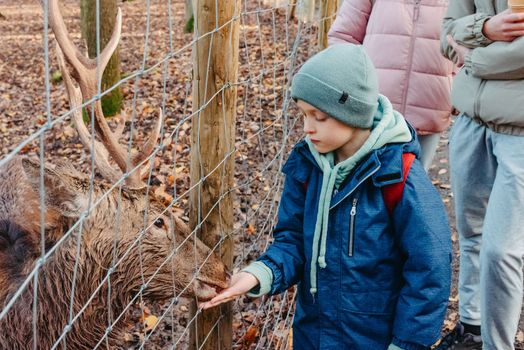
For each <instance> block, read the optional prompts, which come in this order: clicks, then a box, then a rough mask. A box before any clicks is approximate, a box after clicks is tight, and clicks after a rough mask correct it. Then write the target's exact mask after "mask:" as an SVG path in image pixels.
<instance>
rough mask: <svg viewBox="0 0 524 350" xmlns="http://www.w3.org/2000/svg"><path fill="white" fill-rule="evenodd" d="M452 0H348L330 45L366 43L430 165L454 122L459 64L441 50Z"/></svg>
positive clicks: (382, 88) (389, 94)
mask: <svg viewBox="0 0 524 350" xmlns="http://www.w3.org/2000/svg"><path fill="white" fill-rule="evenodd" d="M447 6H448V1H447V0H345V1H344V2H343V4H342V6H341V7H340V10H339V12H338V14H337V18H336V20H335V22H334V23H333V26H332V27H331V29H330V31H329V35H328V36H329V44H330V45H332V44H336V43H341V42H350V43H353V44H362V45H363V46H364V49H365V50H366V52H367V53H368V55H369V56H370V57H371V60H372V61H373V64H374V65H375V67H376V69H377V72H378V78H379V88H380V92H381V93H382V94H383V95H385V96H387V97H388V98H389V99H390V100H391V103H392V104H393V107H394V108H395V109H396V110H397V111H399V112H400V113H401V114H403V115H404V117H405V118H406V119H407V120H408V121H409V122H410V123H411V125H413V127H414V128H415V129H416V130H417V135H418V137H419V142H420V145H421V149H422V150H421V161H422V163H423V165H424V168H425V169H426V170H427V169H429V167H430V165H431V162H432V160H433V157H434V155H435V152H436V150H437V146H438V143H439V140H440V133H441V132H442V131H444V130H446V128H447V127H448V126H449V123H450V114H451V109H452V107H451V101H450V90H451V82H452V74H453V70H454V65H453V63H452V62H451V61H449V60H447V59H445V58H444V57H442V55H441V54H440V32H441V26H442V18H443V17H444V14H445V12H446V10H447Z"/></svg>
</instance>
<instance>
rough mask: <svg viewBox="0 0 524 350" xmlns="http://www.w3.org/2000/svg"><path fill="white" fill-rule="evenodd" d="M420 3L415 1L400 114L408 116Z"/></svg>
mask: <svg viewBox="0 0 524 350" xmlns="http://www.w3.org/2000/svg"><path fill="white" fill-rule="evenodd" d="M420 1H421V0H415V5H414V7H413V32H412V33H411V41H410V44H409V53H410V54H409V61H408V69H407V70H406V74H407V79H406V88H405V89H404V96H402V106H401V110H400V113H402V115H405V114H406V104H407V99H408V90H409V79H410V76H411V68H412V67H413V52H412V51H413V45H415V39H416V33H415V31H416V27H415V23H416V22H417V21H418V17H419V14H420Z"/></svg>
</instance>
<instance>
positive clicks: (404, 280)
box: [202, 44, 451, 350]
mask: <svg viewBox="0 0 524 350" xmlns="http://www.w3.org/2000/svg"><path fill="white" fill-rule="evenodd" d="M291 94H292V97H293V98H294V99H295V100H296V101H297V104H298V106H299V107H300V109H301V110H302V111H303V112H304V131H305V133H306V140H304V141H301V142H299V143H298V144H297V145H296V146H295V148H294V149H293V151H292V152H291V154H290V156H289V159H288V160H287V163H286V164H285V166H284V168H283V172H284V173H285V174H286V182H285V186H284V191H283V194H282V200H281V203H280V207H279V213H278V224H277V226H276V227H275V230H274V238H275V240H274V242H273V244H272V245H271V246H270V247H269V249H268V251H267V252H266V253H265V254H264V255H262V256H261V257H260V258H259V259H258V261H257V262H254V263H252V264H251V265H249V266H248V267H246V268H245V269H244V270H242V271H241V272H240V273H238V274H235V275H234V276H233V277H232V280H231V284H230V287H229V288H228V289H226V290H224V291H223V292H222V293H220V294H219V295H218V296H217V297H215V298H214V299H213V300H211V301H210V302H208V303H205V304H203V305H202V307H203V308H204V309H206V308H209V307H213V306H216V305H218V304H220V303H223V302H226V301H229V300H232V299H234V298H235V297H237V296H239V295H242V294H246V293H247V292H249V291H250V293H248V295H250V296H260V295H263V294H268V293H269V294H277V293H281V292H283V291H285V290H286V289H288V288H289V287H290V286H292V285H294V284H298V289H297V305H296V313H295V319H294V326H293V344H294V347H295V348H296V349H330V350H331V349H337V348H338V349H363V350H364V349H365V350H369V349H373V350H380V349H386V348H389V349H399V348H401V349H406V350H418V349H427V348H428V347H429V346H430V345H431V344H433V343H434V342H435V341H436V340H437V339H438V337H439V334H440V328H441V324H442V322H443V319H444V314H445V311H446V307H447V301H448V296H449V286H450V274H451V269H450V261H451V242H450V233H449V228H448V223H447V219H446V215H445V211H444V207H443V205H442V202H441V200H440V198H439V195H438V193H437V192H436V190H435V189H434V188H433V186H432V185H431V183H430V182H429V180H428V178H427V176H426V174H425V172H424V170H423V168H422V166H421V164H420V162H419V160H418V159H415V161H414V162H413V164H412V165H411V167H410V169H409V173H408V176H407V178H406V180H405V184H404V188H403V189H401V190H402V192H401V195H402V197H401V199H400V200H399V201H398V203H395V206H394V208H392V209H391V212H389V211H388V209H387V208H386V202H385V197H384V196H385V194H386V192H388V190H387V189H386V188H387V186H389V185H391V184H394V183H397V184H398V183H403V180H404V178H403V177H404V174H405V173H406V172H407V170H406V171H404V170H403V168H404V164H403V158H404V157H403V153H415V154H417V152H418V148H419V147H418V143H417V142H416V137H415V133H414V131H413V129H411V128H410V127H409V126H408V125H407V123H406V122H405V121H404V119H403V117H402V116H401V115H400V114H399V113H397V112H395V111H393V108H392V106H391V103H390V102H389V100H388V99H387V98H385V97H384V96H381V95H379V94H378V83H377V77H376V73H375V71H374V68H373V66H372V63H371V61H370V59H369V57H368V56H367V55H366V54H365V52H364V51H363V49H362V48H361V47H360V46H356V45H352V44H341V45H335V46H332V47H330V48H328V49H326V50H324V51H322V52H320V53H318V54H317V55H315V56H314V57H312V58H311V59H309V60H308V61H307V62H306V63H305V64H304V65H303V66H302V68H301V69H300V70H299V71H298V73H297V74H296V75H295V77H294V79H293V84H292V90H291ZM383 192H384V193H383Z"/></svg>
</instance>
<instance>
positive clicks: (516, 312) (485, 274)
mask: <svg viewBox="0 0 524 350" xmlns="http://www.w3.org/2000/svg"><path fill="white" fill-rule="evenodd" d="M449 159H450V168H451V185H452V191H453V194H454V198H455V212H456V217H457V230H458V233H459V243H460V273H459V313H460V320H461V321H463V322H466V323H469V324H473V325H481V326H482V340H483V349H484V350H491V349H493V350H495V349H496V350H505V349H514V346H513V343H514V339H515V334H516V332H517V327H518V322H519V318H520V311H521V306H522V297H523V291H522V283H523V272H522V268H523V255H524V137H522V136H512V135H505V134H499V133H495V132H493V131H491V130H490V129H489V128H487V127H485V126H482V125H480V124H478V123H476V122H474V121H473V120H472V119H470V118H468V117H466V116H463V115H461V116H460V117H459V118H458V119H457V120H456V122H455V124H454V126H453V128H452V130H451V135H450V143H449ZM481 247H482V248H481Z"/></svg>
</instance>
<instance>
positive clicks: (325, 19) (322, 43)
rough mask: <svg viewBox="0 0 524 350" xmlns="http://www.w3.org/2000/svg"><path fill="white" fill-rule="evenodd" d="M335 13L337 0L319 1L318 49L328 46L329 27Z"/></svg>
mask: <svg viewBox="0 0 524 350" xmlns="http://www.w3.org/2000/svg"><path fill="white" fill-rule="evenodd" d="M336 13H337V0H321V3H320V25H319V28H318V45H319V47H320V50H322V49H325V48H326V47H327V46H328V33H329V28H331V25H332V24H333V20H334V17H335V14H336Z"/></svg>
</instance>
